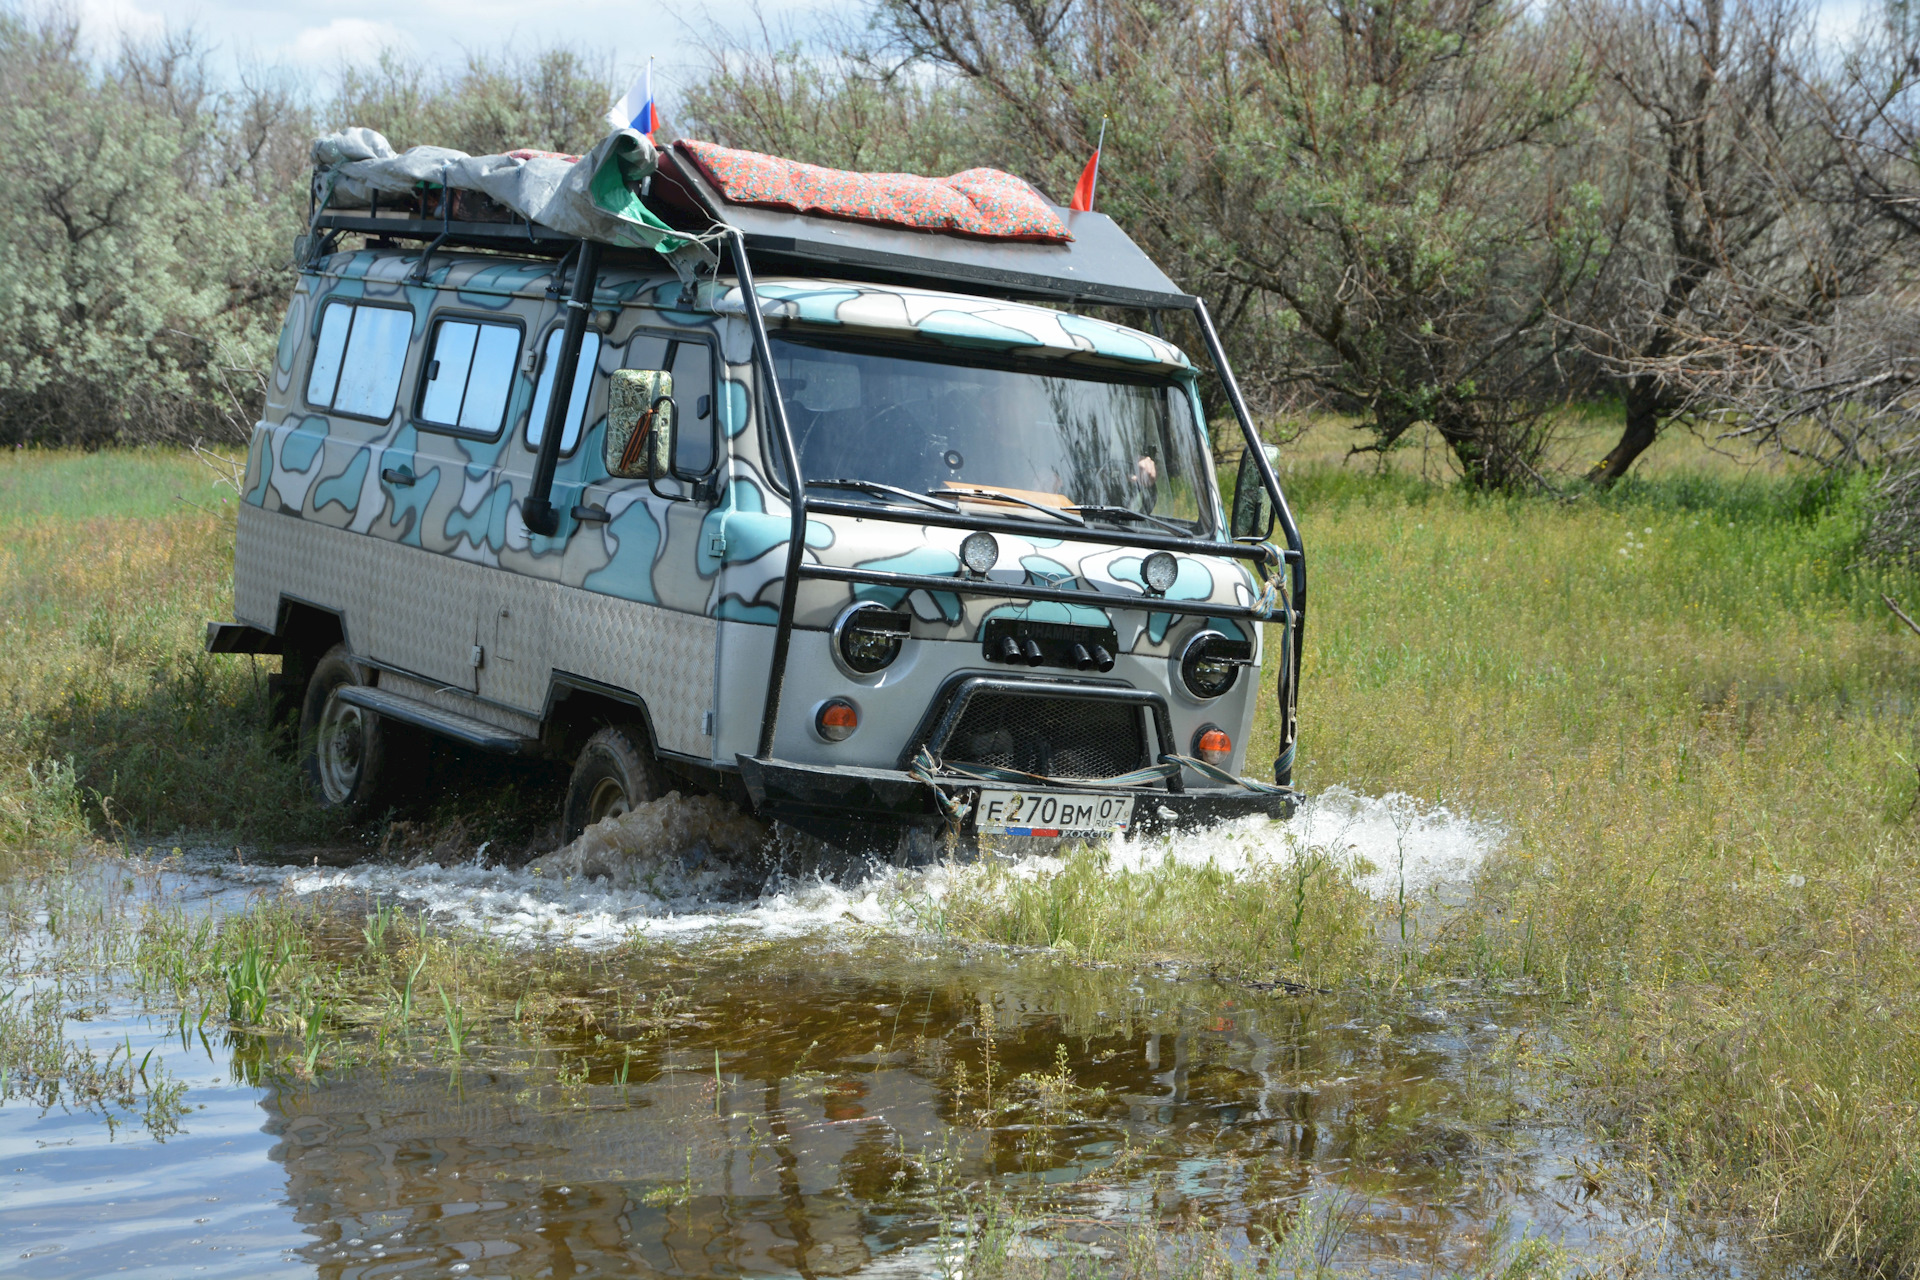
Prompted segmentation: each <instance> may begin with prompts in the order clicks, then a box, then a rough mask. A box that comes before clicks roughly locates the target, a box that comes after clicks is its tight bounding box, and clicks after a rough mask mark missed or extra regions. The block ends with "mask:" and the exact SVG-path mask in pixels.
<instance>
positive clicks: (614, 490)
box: [556, 327, 722, 754]
mask: <svg viewBox="0 0 1920 1280" xmlns="http://www.w3.org/2000/svg"><path fill="white" fill-rule="evenodd" d="M614 354H616V355H617V356H618V359H617V360H615V361H612V362H611V364H612V367H613V368H625V369H649V370H663V371H665V372H667V373H670V374H672V376H673V399H674V416H675V423H674V448H673V457H672V462H671V466H672V471H673V474H672V475H671V476H663V477H660V478H657V479H654V480H628V479H617V478H613V477H610V476H608V474H607V467H606V458H605V439H606V435H605V433H606V423H605V414H604V409H602V410H601V414H600V418H599V420H598V421H596V422H595V423H594V424H593V426H592V427H591V429H590V430H589V431H588V432H587V435H586V439H585V440H584V442H583V444H582V447H581V448H580V450H579V452H578V453H577V454H576V455H575V456H574V457H573V459H572V460H571V464H570V469H569V471H568V475H569V477H570V479H571V480H572V481H573V483H574V486H575V487H574V489H573V490H572V492H573V493H574V494H575V495H577V496H575V497H574V498H573V501H574V503H575V506H574V508H572V509H570V510H569V511H568V512H567V514H566V520H567V523H568V525H569V526H570V527H571V528H572V529H573V536H572V538H571V539H570V540H569V541H568V543H567V549H566V556H565V558H564V560H563V563H562V571H561V580H562V581H563V582H565V583H566V584H567V585H568V586H571V587H579V588H581V589H582V590H586V591H592V592H597V593H599V594H601V595H608V596H614V597H618V598H620V599H623V600H633V601H637V602H639V603H642V604H650V605H658V606H660V607H662V608H665V609H671V610H674V611H675V612H678V613H683V614H690V615H693V616H696V617H704V616H705V615H706V614H707V613H708V611H709V609H710V608H711V602H712V595H713V586H714V579H715V576H716V575H717V574H718V572H719V568H720V558H721V549H720V546H719V544H718V543H717V542H716V539H717V538H718V537H719V530H718V529H717V528H714V527H710V526H711V522H710V521H709V519H708V517H709V516H710V515H711V513H712V511H713V498H712V494H713V489H714V477H715V475H716V474H717V471H718V465H719V462H720V460H721V453H722V449H721V446H720V432H719V418H720V414H719V412H718V408H717V406H716V404H715V400H714V385H715V384H714V377H715V369H716V362H717V360H718V350H717V347H716V346H715V344H714V343H713V341H712V339H711V336H710V335H709V334H707V333H706V332H704V331H688V330H685V329H664V328H661V329H655V328H651V327H642V328H638V329H636V330H634V331H633V333H632V334H631V335H630V336H629V337H628V339H627V341H626V343H625V344H624V345H623V347H622V348H620V349H618V350H617V351H616V352H615V353H614ZM611 372H612V369H611V368H610V369H609V370H608V374H609V376H611ZM602 404H604V392H603V393H602ZM557 491H558V486H557V485H556V493H557ZM697 665H700V667H701V670H700V673H699V677H704V678H699V683H700V684H701V685H702V686H703V687H701V688H698V689H693V688H689V689H687V690H685V691H684V693H685V696H686V697H687V698H689V699H697V700H698V701H699V705H698V706H697V707H695V708H694V709H693V710H692V711H691V712H690V713H689V714H688V715H687V716H686V717H684V724H685V725H689V726H694V728H692V729H691V730H689V732H691V733H692V734H694V735H695V736H693V737H691V738H688V737H686V735H684V734H678V733H677V731H676V736H677V737H678V739H679V740H676V741H674V742H672V743H666V744H663V745H667V746H670V747H671V748H672V749H675V750H681V751H686V752H688V753H690V754H704V753H705V752H706V751H707V749H708V747H709V746H710V745H711V743H712V741H713V738H712V729H713V720H712V716H711V715H709V714H708V712H710V711H711V710H712V709H713V708H712V701H711V688H712V686H711V673H712V659H703V660H700V662H699V663H698V664H697ZM697 678H698V677H697ZM656 719H658V718H657V717H656ZM674 723H675V724H681V723H682V719H681V718H675V720H674ZM656 728H657V731H659V732H660V733H662V734H663V735H666V734H668V732H669V728H668V726H667V724H666V723H664V722H662V723H659V724H657V725H656Z"/></svg>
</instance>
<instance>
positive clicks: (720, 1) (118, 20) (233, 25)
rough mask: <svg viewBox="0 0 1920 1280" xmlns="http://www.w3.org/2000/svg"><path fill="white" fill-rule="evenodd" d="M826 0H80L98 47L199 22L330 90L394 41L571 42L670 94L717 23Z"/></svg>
mask: <svg viewBox="0 0 1920 1280" xmlns="http://www.w3.org/2000/svg"><path fill="white" fill-rule="evenodd" d="M821 3H822V0H757V3H756V0H679V2H678V3H675V0H666V3H664V4H663V3H661V0H647V2H646V3H640V4H634V3H616V2H615V0H562V2H561V3H558V4H556V3H552V0H548V2H547V3H528V0H329V2H328V3H326V4H318V3H311V2H309V3H290V2H289V0H265V2H264V3H252V2H249V0H68V4H67V5H66V6H64V7H67V8H69V9H71V11H73V12H75V13H76V14H77V15H78V17H79V18H80V21H81V25H82V27H83V29H84V30H85V32H86V33H87V35H88V37H89V38H90V40H91V41H92V42H93V43H94V44H95V46H96V47H99V48H102V49H110V48H112V47H113V46H115V45H117V44H118V43H119V40H120V38H121V36H122V34H123V33H125V34H131V35H133V36H136V37H142V36H152V35H156V34H158V33H159V32H161V31H163V30H165V29H167V28H168V27H173V28H176V29H177V28H180V27H186V26H191V27H192V28H193V29H194V30H195V31H196V32H197V33H198V34H199V35H200V37H201V39H202V42H203V44H208V45H211V46H213V47H214V50H215V57H216V64H225V65H226V66H227V67H228V68H231V67H233V66H235V65H241V64H253V65H266V66H274V65H279V66H283V67H286V68H288V69H289V70H292V71H294V72H296V73H298V74H300V75H302V76H304V77H307V78H309V79H310V80H311V81H312V82H313V83H314V84H315V85H317V86H320V87H324V86H326V85H328V84H330V83H331V82H332V80H333V79H334V77H335V76H336V75H337V74H338V72H339V69H340V68H341V67H342V66H343V65H344V64H346V63H349V62H364V61H369V60H371V59H372V58H374V57H375V56H377V55H378V54H379V52H380V51H381V50H382V49H385V48H392V49H396V50H398V51H400V52H401V53H403V54H406V55H408V56H410V57H412V58H415V59H420V60H425V61H440V60H443V59H447V58H449V57H452V58H455V59H457V58H458V57H459V54H460V51H462V50H465V49H477V50H485V51H488V52H494V51H498V50H501V49H509V48H511V47H513V46H514V45H515V44H518V43H524V44H526V45H527V46H529V47H535V48H539V47H548V46H552V45H569V46H572V47H574V48H577V49H581V50H594V49H600V48H606V49H607V51H608V52H609V53H610V54H611V55H612V59H613V62H614V67H615V70H616V72H617V73H618V74H620V75H621V76H623V77H626V76H631V75H637V74H638V73H639V71H640V70H641V69H642V68H644V67H645V65H646V61H647V59H648V58H649V57H652V58H653V59H655V72H654V77H655V86H656V91H657V92H658V93H659V94H660V96H661V97H662V99H663V100H667V101H670V100H671V99H672V97H673V96H674V92H673V91H674V86H675V85H676V84H677V83H679V82H681V81H683V80H684V79H686V78H687V77H688V76H689V75H690V74H691V73H692V72H693V71H694V70H695V69H696V68H697V67H698V66H699V65H700V64H701V58H700V50H699V47H698V41H699V38H700V36H701V35H703V34H704V33H706V32H707V31H708V29H709V28H710V27H711V26H715V25H717V26H719V27H721V28H723V29H726V30H730V31H736V32H742V33H744V32H748V31H752V30H755V29H757V24H758V22H759V20H760V19H759V18H757V17H756V16H755V15H756V12H758V13H759V14H760V15H762V16H764V18H765V19H766V20H767V21H768V23H769V25H772V26H775V27H778V26H780V25H781V24H782V23H789V22H804V21H805V19H806V17H807V15H808V14H809V13H810V12H811V11H813V10H814V9H816V8H818V7H819V5H820V4H821Z"/></svg>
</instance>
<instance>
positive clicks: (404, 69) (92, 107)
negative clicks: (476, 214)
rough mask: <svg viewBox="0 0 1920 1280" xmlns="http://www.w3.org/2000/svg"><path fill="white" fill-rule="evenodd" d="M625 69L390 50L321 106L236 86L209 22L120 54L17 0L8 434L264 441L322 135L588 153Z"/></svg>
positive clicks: (2, 198)
mask: <svg viewBox="0 0 1920 1280" xmlns="http://www.w3.org/2000/svg"><path fill="white" fill-rule="evenodd" d="M610 81H611V76H610V72H609V70H608V68H607V67H605V66H603V65H597V64H595V63H594V62H592V60H591V59H588V58H585V57H583V56H581V55H578V54H575V53H573V52H570V51H568V50H565V49H547V50H543V51H540V52H537V53H534V54H530V55H526V56H524V57H523V56H519V55H512V54H507V55H497V56H495V55H486V54H481V53H473V54H470V55H468V57H467V58H466V60H465V62H464V63H463V64H462V65H461V67H460V69H459V70H458V71H457V72H453V73H449V74H444V75H443V74H439V73H438V72H437V71H435V70H431V69H429V68H425V67H422V66H418V65H414V64H411V63H407V62H405V61H404V60H402V59H400V58H399V57H398V56H397V55H394V54H391V53H389V54H387V55H384V56H383V57H382V58H381V59H380V60H379V61H378V63H377V64H375V65H374V66H372V67H351V68H348V69H347V71H346V73H345V75H344V76H343V78H342V80H341V82H340V86H339V90H338V92H337V94H336V95H335V97H334V98H333V99H332V101H330V102H328V103H326V104H325V105H324V107H316V106H315V105H314V104H313V103H312V102H310V101H309V100H308V98H307V96H306V95H305V94H304V93H303V92H302V91H300V90H298V89H297V88H296V87H293V86H290V85H289V84H288V83H285V82H283V78H282V77H280V76H278V75H277V74H268V75H250V76H248V77H245V78H243V79H241V80H240V81H239V82H238V83H236V84H223V83H221V82H219V81H217V80H216V79H215V77H214V76H213V73H212V72H211V71H210V70H209V67H208V63H207V58H206V51H205V50H204V49H203V48H202V47H201V46H200V45H199V44H198V43H197V42H196V40H195V39H194V38H193V36H192V35H191V34H183V33H180V32H170V33H168V34H166V35H163V36H161V37H159V38H158V39H157V40H155V41H153V42H151V43H146V44H142V43H137V42H129V43H127V44H125V45H124V46H123V47H122V48H121V49H120V50H119V52H118V53H117V54H116V55H114V56H113V57H111V58H109V59H106V60H104V61H101V60H97V59H95V58H94V57H92V56H91V55H90V53H89V51H88V49H87V48H86V46H85V44H84V42H83V41H82V38H81V34H80V27H79V24H78V22H77V20H75V19H72V18H69V17H64V16H56V17H43V18H29V17H26V16H23V15H22V14H21V13H20V12H19V11H17V10H8V9H0V123H4V124H5V126H6V127H7V129H8V130H9V136H10V137H11V138H12V139H13V140H14V141H13V146H12V148H11V157H12V158H11V164H10V170H9V180H8V182H7V183H6V184H4V187H0V220H3V221H4V222H5V225H6V226H7V228H8V231H9V235H8V236H7V238H6V240H5V242H4V243H0V446H12V445H19V444H57V445H82V446H86V447H95V446H98V445H101V444H104V443H108V442H114V443H121V444H128V443H154V442H160V441H173V442H186V441H190V440H194V439H202V438H206V439H222V440H224V441H226V442H227V443H228V444H234V443H238V442H243V441H245V440H246V439H247V438H248V436H249V434H250V433H251V431H252V426H253V423H254V421H255V419H256V418H257V417H258V415H259V411H260V404H261V400H262V395H263V389H264V383H263V381H262V380H263V378H264V377H265V373H266V368H267V364H268V361H269V359H270V357H271V354H272V351H273V346H274V343H275V341H276V340H277V338H278V334H279V328H280V320H281V316H282V313H283V311H284V308H285V306H286V298H287V294H288V292H289V290H290V288H291V284H292V274H291V273H292V266H293V264H292V258H291V246H292V244H293V242H294V239H295V237H296V236H298V235H299V234H300V232H301V231H302V230H304V222H305V218H306V213H307V156H308V148H309V145H310V143H311V141H312V139H313V137H314V135H315V134H316V133H317V132H318V131H319V130H321V129H322V128H327V127H338V126H341V125H346V124H364V125H370V126H373V127H375V128H379V129H382V130H384V131H386V132H387V133H389V134H390V135H391V138H392V141H393V142H394V143H395V144H396V145H398V146H401V147H406V146H411V145H414V144H416V143H420V142H432V143H435V144H437V145H441V146H456V147H461V148H464V149H466V150H469V151H473V152H477V153H489V152H498V151H504V150H509V149H511V148H515V147H534V148H540V149H548V150H559V151H576V152H577V151H582V150H585V149H586V148H587V147H589V146H591V145H592V144H593V142H595V141H597V140H598V137H599V135H600V129H601V120H600V118H601V116H602V114H603V113H604V112H605V110H606V104H607V102H608V100H609V99H610V97H611V96H612V95H611V89H610ZM210 246H217V251H212V252H210V251H209V247H210Z"/></svg>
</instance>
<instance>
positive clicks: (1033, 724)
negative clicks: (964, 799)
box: [939, 690, 1149, 778]
mask: <svg viewBox="0 0 1920 1280" xmlns="http://www.w3.org/2000/svg"><path fill="white" fill-rule="evenodd" d="M1144 719H1145V717H1144V715H1143V714H1142V711H1141V708H1140V707H1139V706H1138V705H1137V704H1130V703H1125V702H1111V701H1103V700H1097V699H1093V698H1060V697H1021V696H1017V695H1014V694H1007V693H997V692H989V691H986V690H982V691H980V692H978V693H975V694H974V695H973V696H972V697H971V698H969V699H968V700H967V705H966V708H965V709H964V710H963V711H962V712H961V713H960V719H959V722H958V723H957V724H955V725H954V727H953V731H952V732H951V733H949V734H948V735H947V740H946V742H945V743H944V744H940V748H939V749H940V755H941V756H942V758H944V759H946V760H950V761H953V762H954V763H955V764H978V765H991V766H993V767H995V768H999V769H1019V770H1021V771H1023V772H1026V773H1039V774H1045V775H1046V776H1048V777H1052V778H1111V777H1113V776H1114V775H1116V774H1121V773H1128V772H1131V771H1132V770H1134V769H1138V768H1140V767H1141V766H1142V765H1144V764H1147V763H1149V760H1148V757H1147V739H1146V732H1145V729H1144V726H1143V723H1142V722H1143V720H1144Z"/></svg>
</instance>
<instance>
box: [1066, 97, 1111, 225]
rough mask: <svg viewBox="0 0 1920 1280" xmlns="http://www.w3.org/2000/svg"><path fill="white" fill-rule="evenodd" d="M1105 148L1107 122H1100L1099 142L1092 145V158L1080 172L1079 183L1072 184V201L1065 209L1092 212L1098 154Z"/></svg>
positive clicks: (1097, 176)
mask: <svg viewBox="0 0 1920 1280" xmlns="http://www.w3.org/2000/svg"><path fill="white" fill-rule="evenodd" d="M1106 146H1107V122H1106V121H1105V120H1104V119H1102V120H1101V121H1100V141H1099V142H1098V143H1096V144H1095V145H1094V148H1093V158H1092V159H1091V160H1089V161H1087V167H1086V168H1084V169H1082V170H1081V171H1080V181H1078V182H1076V183H1074V184H1073V199H1072V201H1071V202H1069V203H1068V205H1067V207H1068V208H1069V209H1072V210H1073V211H1074V212H1075V213H1092V212H1093V189H1094V188H1095V187H1096V186H1098V185H1099V182H1100V153H1101V152H1102V151H1104V150H1106Z"/></svg>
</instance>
